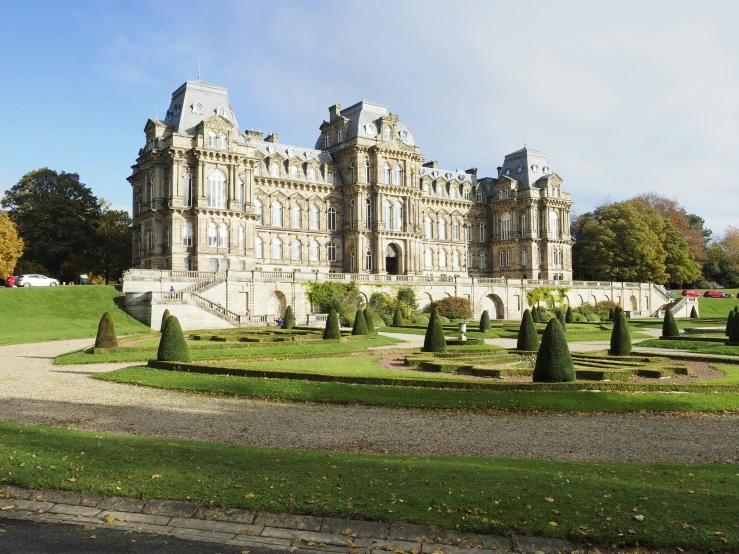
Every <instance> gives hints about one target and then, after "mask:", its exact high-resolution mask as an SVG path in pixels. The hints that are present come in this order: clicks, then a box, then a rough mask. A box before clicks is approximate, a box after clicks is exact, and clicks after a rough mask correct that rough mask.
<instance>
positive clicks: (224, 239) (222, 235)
mask: <svg viewBox="0 0 739 554" xmlns="http://www.w3.org/2000/svg"><path fill="white" fill-rule="evenodd" d="M218 246H220V247H221V248H228V225H226V224H225V223H221V224H220V225H219V226H218Z"/></svg>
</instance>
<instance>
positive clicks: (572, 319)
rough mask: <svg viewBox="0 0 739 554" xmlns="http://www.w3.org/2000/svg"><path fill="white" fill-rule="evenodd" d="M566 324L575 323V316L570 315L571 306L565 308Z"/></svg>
mask: <svg viewBox="0 0 739 554" xmlns="http://www.w3.org/2000/svg"><path fill="white" fill-rule="evenodd" d="M565 322H566V323H575V316H574V314H573V313H572V306H567V314H565Z"/></svg>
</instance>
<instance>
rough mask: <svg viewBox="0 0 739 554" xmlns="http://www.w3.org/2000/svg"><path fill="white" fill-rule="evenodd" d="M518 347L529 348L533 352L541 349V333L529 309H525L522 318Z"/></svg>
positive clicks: (518, 348) (520, 348) (519, 348)
mask: <svg viewBox="0 0 739 554" xmlns="http://www.w3.org/2000/svg"><path fill="white" fill-rule="evenodd" d="M516 349H517V350H529V351H531V352H533V351H535V350H539V334H538V333H537V332H536V325H534V320H533V319H532V317H531V312H530V311H529V310H526V311H524V313H523V317H522V318H521V327H519V329H518V342H517V343H516Z"/></svg>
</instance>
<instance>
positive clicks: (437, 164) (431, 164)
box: [423, 160, 439, 169]
mask: <svg viewBox="0 0 739 554" xmlns="http://www.w3.org/2000/svg"><path fill="white" fill-rule="evenodd" d="M438 166H439V162H437V161H436V160H431V161H430V162H426V163H425V164H423V167H430V168H432V169H436V168H437V167H438Z"/></svg>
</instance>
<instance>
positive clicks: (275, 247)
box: [272, 237, 282, 260]
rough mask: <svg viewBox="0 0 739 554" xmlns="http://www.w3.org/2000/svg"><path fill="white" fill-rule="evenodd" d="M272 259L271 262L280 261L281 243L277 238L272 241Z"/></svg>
mask: <svg viewBox="0 0 739 554" xmlns="http://www.w3.org/2000/svg"><path fill="white" fill-rule="evenodd" d="M272 259H273V260H281V259H282V241H281V240H280V239H278V238H277V237H275V238H273V239H272Z"/></svg>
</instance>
